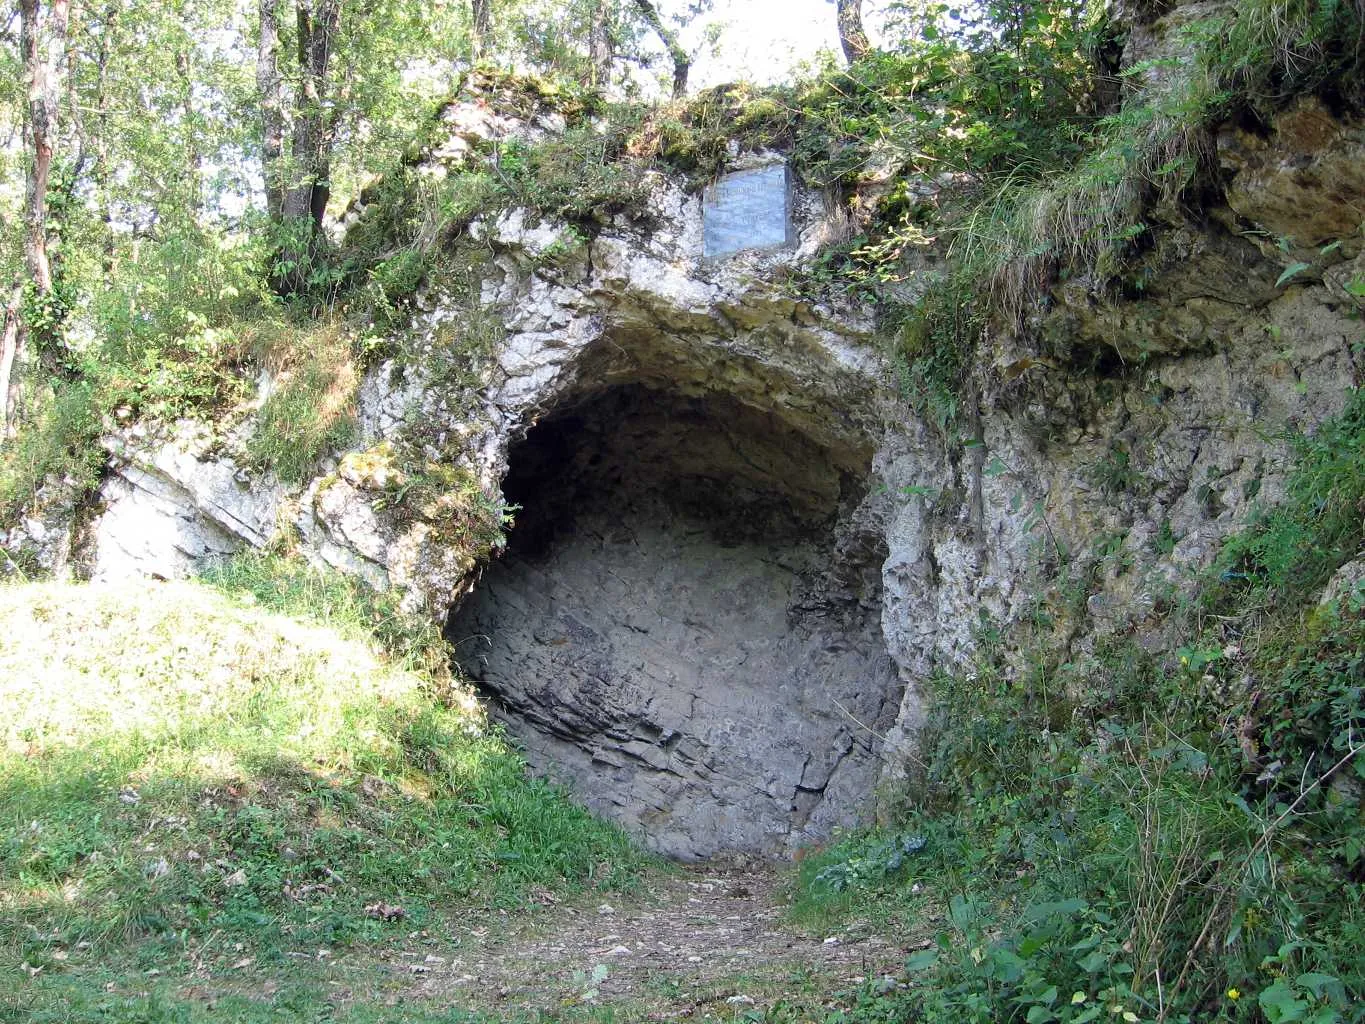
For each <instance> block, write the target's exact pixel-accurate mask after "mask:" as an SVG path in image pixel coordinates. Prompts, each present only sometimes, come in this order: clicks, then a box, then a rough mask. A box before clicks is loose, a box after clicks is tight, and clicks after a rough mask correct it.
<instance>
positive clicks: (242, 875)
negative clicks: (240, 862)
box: [223, 868, 246, 888]
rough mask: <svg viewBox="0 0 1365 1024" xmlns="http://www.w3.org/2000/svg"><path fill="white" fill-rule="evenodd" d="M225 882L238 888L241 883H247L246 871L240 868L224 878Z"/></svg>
mask: <svg viewBox="0 0 1365 1024" xmlns="http://www.w3.org/2000/svg"><path fill="white" fill-rule="evenodd" d="M223 884H224V885H226V886H229V887H232V888H236V887H237V886H239V885H246V872H245V871H244V870H242V869H241V868H238V869H237V870H236V871H234V872H233V873H232V874H230V875H228V876H227V877H226V878H224V879H223Z"/></svg>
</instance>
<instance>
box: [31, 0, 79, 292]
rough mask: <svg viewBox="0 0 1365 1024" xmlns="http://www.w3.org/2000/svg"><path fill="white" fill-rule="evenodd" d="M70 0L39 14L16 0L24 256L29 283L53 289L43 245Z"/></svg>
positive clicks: (34, 5) (37, 7)
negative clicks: (22, 91)
mask: <svg viewBox="0 0 1365 1024" xmlns="http://www.w3.org/2000/svg"><path fill="white" fill-rule="evenodd" d="M70 17H71V3H70V0H52V6H51V8H50V10H48V11H47V13H46V15H44V13H43V10H42V5H41V2H40V0H19V18H20V36H21V44H20V45H21V47H22V49H23V54H24V71H25V72H26V77H27V78H28V84H29V89H28V108H27V114H28V117H27V122H28V123H27V125H26V127H27V131H26V133H25V134H26V142H27V144H28V158H29V159H28V173H27V175H26V177H25V182H24V184H25V190H24V226H25V239H24V257H25V262H26V264H27V266H28V272H29V277H30V278H31V279H32V281H33V287H34V288H35V289H36V290H37V291H38V293H39V294H40V296H44V297H45V296H47V295H51V294H52V262H51V260H50V259H49V257H48V251H47V190H48V185H49V183H50V181H51V177H52V146H53V140H54V138H55V137H56V133H57V97H58V96H59V95H60V89H59V87H58V82H57V74H58V69H59V64H60V61H61V56H62V53H63V51H64V49H65V47H66V30H67V24H68V22H69V20H70Z"/></svg>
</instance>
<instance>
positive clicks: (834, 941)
mask: <svg viewBox="0 0 1365 1024" xmlns="http://www.w3.org/2000/svg"><path fill="white" fill-rule="evenodd" d="M825 945H826V946H837V945H839V936H837V935H831V936H830V937H829V938H827V939H826V940H825Z"/></svg>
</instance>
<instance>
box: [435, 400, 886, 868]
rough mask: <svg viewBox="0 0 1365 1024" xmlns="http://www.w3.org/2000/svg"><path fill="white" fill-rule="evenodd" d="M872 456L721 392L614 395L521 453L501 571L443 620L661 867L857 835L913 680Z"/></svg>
mask: <svg viewBox="0 0 1365 1024" xmlns="http://www.w3.org/2000/svg"><path fill="white" fill-rule="evenodd" d="M867 458H868V456H867V454H866V453H865V452H851V451H847V450H832V449H830V448H827V447H823V446H821V445H820V444H818V443H816V442H815V441H813V440H811V439H810V438H809V437H807V436H805V435H803V434H802V433H800V432H799V431H797V430H795V429H793V428H792V427H790V426H788V425H787V424H785V423H784V422H783V421H782V420H781V419H779V418H778V417H776V416H774V415H772V414H771V413H768V412H764V411H761V410H755V409H752V408H750V407H748V406H745V405H743V404H741V403H740V402H738V401H736V400H735V399H732V398H729V397H727V396H723V395H709V396H703V397H686V396H681V395H677V394H670V393H666V392H661V391H656V390H652V389H649V388H645V387H642V386H639V385H625V386H617V387H613V388H609V389H604V390H601V391H599V392H596V393H594V394H590V395H586V396H582V397H580V398H579V400H577V401H575V402H572V403H566V404H564V405H562V406H561V407H560V408H559V409H558V410H556V411H555V412H553V413H552V414H550V415H548V416H546V417H544V418H543V419H542V420H541V421H540V422H539V423H538V424H537V425H535V426H534V427H532V428H531V429H530V430H529V431H528V433H527V434H526V436H525V438H524V439H523V440H522V441H521V442H519V443H518V444H516V445H515V446H514V447H513V449H512V450H511V452H510V453H509V470H508V473H507V476H506V478H505V481H504V484H503V489H504V494H505V496H506V498H507V500H508V502H509V503H512V504H515V505H518V506H520V510H519V511H518V513H517V516H516V523H515V526H514V527H513V529H512V530H511V532H510V534H509V538H508V546H507V550H506V551H505V552H504V554H503V556H502V557H501V558H500V559H499V560H497V561H496V562H495V563H493V564H492V565H490V566H488V567H487V569H486V570H485V572H484V575H483V577H482V579H481V580H480V582H479V584H478V586H477V587H476V588H475V590H474V592H473V593H472V594H471V595H470V596H469V597H468V598H467V599H466V600H465V602H464V603H463V605H462V606H461V607H460V608H459V609H457V610H456V611H455V612H454V613H453V614H452V616H451V618H450V621H449V624H448V632H449V635H450V638H451V640H452V642H453V643H454V645H455V649H456V651H457V657H458V659H459V661H460V663H461V665H462V667H463V668H464V669H465V671H466V673H467V674H468V675H469V676H470V677H471V678H473V679H474V680H475V681H476V683H477V684H478V685H479V686H480V687H481V688H482V690H483V692H484V694H485V695H486V696H488V697H489V698H490V700H491V701H492V704H493V707H494V710H495V713H496V714H497V715H498V717H499V718H500V719H501V720H503V721H504V722H505V723H506V724H507V726H508V728H509V730H510V731H511V732H512V733H513V735H514V736H515V737H516V738H517V739H518V740H519V741H520V743H521V744H522V745H523V747H524V748H525V750H526V753H527V756H528V759H529V760H530V762H531V764H532V766H533V767H534V768H536V769H537V770H539V771H542V772H545V773H547V774H550V775H553V776H555V777H558V778H560V779H561V780H563V781H564V782H566V783H567V784H568V785H569V786H570V787H571V788H572V789H573V790H574V791H575V792H576V793H578V795H579V796H580V798H581V799H582V800H583V801H584V802H585V803H586V804H587V805H588V806H590V807H591V808H593V809H594V810H597V811H599V812H601V813H603V814H605V815H606V816H608V817H611V818H614V819H616V820H618V821H620V822H622V823H623V824H624V825H626V826H627V827H628V828H630V829H632V830H633V831H635V832H637V833H638V834H640V835H642V837H643V838H644V840H645V841H646V843H647V844H648V845H650V846H652V847H653V848H655V849H657V850H659V851H660V852H663V853H665V854H667V855H670V856H674V857H678V858H681V859H697V858H703V857H709V856H714V855H719V854H727V853H750V854H768V853H775V852H778V851H780V850H783V849H787V848H789V847H792V846H796V845H800V844H801V843H804V842H809V841H814V840H819V839H823V838H825V837H827V836H828V835H829V833H830V832H831V831H832V829H833V828H834V827H835V826H836V825H843V824H850V823H852V822H853V821H854V820H855V819H856V817H857V814H858V810H859V808H860V806H861V805H862V804H863V803H864V802H865V799H866V797H867V796H868V794H869V793H870V792H871V791H872V789H873V787H874V785H875V782H876V778H877V774H878V771H879V759H878V750H877V746H878V740H877V735H878V734H880V733H883V732H884V731H885V729H886V728H887V727H888V726H889V725H890V723H891V722H892V721H893V720H894V717H895V714H896V710H897V707H898V705H899V701H900V695H901V689H900V684H899V681H898V678H897V674H896V672H895V669H894V667H893V666H892V664H891V660H890V658H889V656H888V655H887V653H886V650H885V646H884V644H883V643H882V639H881V627H880V566H881V562H882V560H883V559H884V558H885V548H884V543H883V541H882V540H881V538H880V537H878V536H872V535H870V534H869V533H868V532H867V531H866V530H863V531H861V532H860V531H859V530H857V529H855V528H854V527H853V525H852V524H853V520H854V518H855V517H853V516H852V513H853V511H854V509H856V508H857V506H858V504H859V502H860V500H861V499H862V497H863V492H864V490H865V483H864V479H865V476H866V472H867Z"/></svg>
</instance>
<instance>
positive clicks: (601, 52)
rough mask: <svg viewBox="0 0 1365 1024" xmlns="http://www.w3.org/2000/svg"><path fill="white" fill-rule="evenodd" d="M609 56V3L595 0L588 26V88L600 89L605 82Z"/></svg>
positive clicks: (609, 70) (607, 0)
mask: <svg viewBox="0 0 1365 1024" xmlns="http://www.w3.org/2000/svg"><path fill="white" fill-rule="evenodd" d="M611 58H612V40H611V4H610V2H609V0H596V2H595V3H594V4H593V7H592V21H591V23H590V24H589V26H588V70H589V79H588V86H589V88H592V89H601V88H603V87H604V86H605V85H606V84H607V78H608V76H609V75H610V73H611Z"/></svg>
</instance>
